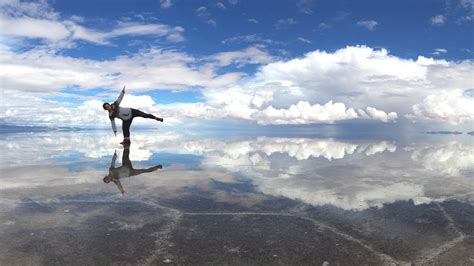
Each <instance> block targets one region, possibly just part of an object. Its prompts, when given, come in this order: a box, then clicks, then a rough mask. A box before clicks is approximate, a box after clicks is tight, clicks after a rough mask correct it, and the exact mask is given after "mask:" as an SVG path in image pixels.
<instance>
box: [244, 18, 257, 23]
mask: <svg viewBox="0 0 474 266" xmlns="http://www.w3.org/2000/svg"><path fill="white" fill-rule="evenodd" d="M247 21H248V22H250V23H254V24H258V20H256V19H254V18H249V19H247Z"/></svg>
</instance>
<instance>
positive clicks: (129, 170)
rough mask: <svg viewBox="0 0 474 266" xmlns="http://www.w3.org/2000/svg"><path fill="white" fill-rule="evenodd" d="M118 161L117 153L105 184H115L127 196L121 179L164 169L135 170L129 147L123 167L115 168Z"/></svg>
mask: <svg viewBox="0 0 474 266" xmlns="http://www.w3.org/2000/svg"><path fill="white" fill-rule="evenodd" d="M116 160H117V151H115V152H114V156H113V157H112V162H111V163H110V168H109V173H108V174H107V175H106V176H105V177H104V178H103V181H104V183H106V184H108V183H110V182H114V183H115V185H116V186H117V188H118V189H119V190H120V192H121V193H122V195H123V194H125V190H124V189H123V187H122V183H120V179H122V178H129V177H132V176H136V175H139V174H143V173H151V172H153V171H156V170H158V169H162V168H163V167H162V166H161V164H160V165H157V166H153V167H150V168H146V169H135V168H133V166H132V162H131V161H130V149H129V146H128V147H127V146H126V147H125V148H124V150H123V154H122V166H120V167H115V161H116Z"/></svg>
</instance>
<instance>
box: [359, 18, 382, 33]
mask: <svg viewBox="0 0 474 266" xmlns="http://www.w3.org/2000/svg"><path fill="white" fill-rule="evenodd" d="M377 25H379V23H378V22H377V21H375V20H361V21H358V22H357V26H361V27H364V28H366V29H368V30H371V31H372V30H374V29H375V27H376V26H377Z"/></svg>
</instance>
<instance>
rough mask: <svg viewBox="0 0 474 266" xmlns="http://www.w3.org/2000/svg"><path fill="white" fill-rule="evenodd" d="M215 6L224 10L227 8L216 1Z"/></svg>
mask: <svg viewBox="0 0 474 266" xmlns="http://www.w3.org/2000/svg"><path fill="white" fill-rule="evenodd" d="M216 6H217V7H218V8H220V9H222V10H225V9H227V7H226V6H225V5H224V4H223V3H222V2H217V3H216Z"/></svg>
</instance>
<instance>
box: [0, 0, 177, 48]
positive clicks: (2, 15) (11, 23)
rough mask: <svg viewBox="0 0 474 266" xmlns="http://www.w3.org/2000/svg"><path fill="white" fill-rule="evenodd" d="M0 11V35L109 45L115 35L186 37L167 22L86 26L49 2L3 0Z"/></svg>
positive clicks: (52, 43) (66, 44)
mask: <svg viewBox="0 0 474 266" xmlns="http://www.w3.org/2000/svg"><path fill="white" fill-rule="evenodd" d="M0 6H1V7H2V8H3V9H2V11H1V12H0V29H1V30H0V36H5V37H7V38H27V39H42V40H45V41H48V42H50V43H51V45H54V42H58V41H62V42H64V44H63V45H64V46H70V45H71V42H73V41H74V40H83V41H88V42H92V43H95V44H100V45H106V44H107V45H109V44H110V43H111V39H113V38H117V37H120V36H126V35H128V36H144V35H148V36H157V37H163V38H165V39H166V40H168V41H171V42H180V41H183V40H184V37H183V35H182V33H183V32H184V29H183V28H182V27H172V26H168V25H165V24H138V23H130V22H129V23H120V24H118V25H117V26H116V27H115V28H113V29H112V30H110V31H100V30H97V29H91V28H86V27H84V26H81V25H80V23H83V22H84V18H82V17H78V16H71V20H61V19H60V16H59V14H58V13H55V12H54V11H53V10H52V8H51V7H49V6H48V4H47V2H38V3H27V2H18V1H9V2H2V3H0Z"/></svg>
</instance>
